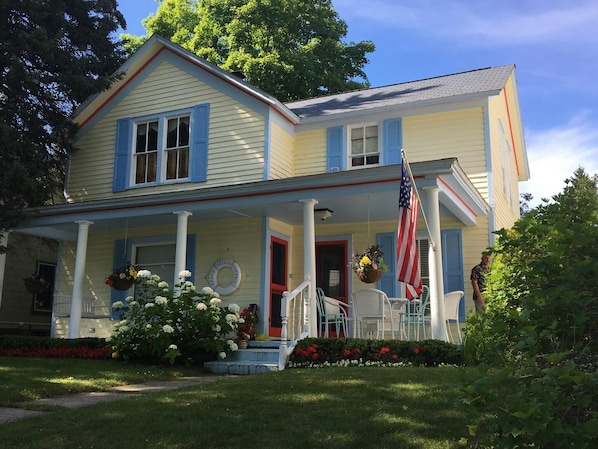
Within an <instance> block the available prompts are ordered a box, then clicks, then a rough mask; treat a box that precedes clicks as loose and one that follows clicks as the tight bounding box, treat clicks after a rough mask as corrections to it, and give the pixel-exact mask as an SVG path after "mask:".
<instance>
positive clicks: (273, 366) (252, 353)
mask: <svg viewBox="0 0 598 449" xmlns="http://www.w3.org/2000/svg"><path fill="white" fill-rule="evenodd" d="M278 345H279V343H278V342H276V341H268V342H261V341H250V342H249V346H248V348H247V349H239V350H238V351H235V352H234V353H233V354H231V355H230V356H229V357H227V358H226V359H224V360H214V361H210V362H205V363H204V365H203V367H204V369H205V370H207V371H209V372H211V373H215V374H262V373H269V372H271V371H278Z"/></svg>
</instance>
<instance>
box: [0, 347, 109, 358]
mask: <svg viewBox="0 0 598 449" xmlns="http://www.w3.org/2000/svg"><path fill="white" fill-rule="evenodd" d="M0 356H3V357H39V358H49V357H54V358H56V357H58V358H72V359H109V358H110V349H109V348H86V347H78V348H27V347H20V348H0Z"/></svg>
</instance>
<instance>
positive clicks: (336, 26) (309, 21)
mask: <svg viewBox="0 0 598 449" xmlns="http://www.w3.org/2000/svg"><path fill="white" fill-rule="evenodd" d="M143 24H144V26H145V29H146V31H147V35H146V36H137V37H136V36H131V35H126V34H125V35H122V36H121V38H122V39H123V43H124V45H125V48H126V49H127V51H128V52H129V53H132V52H134V51H136V50H137V49H138V48H139V47H140V46H141V45H142V44H143V42H145V40H147V39H148V38H149V37H150V36H151V35H153V34H159V35H161V36H163V37H165V38H167V39H169V40H171V41H172V42H174V43H177V44H179V45H181V46H182V47H184V48H186V49H188V50H190V51H191V52H193V53H195V54H197V55H199V56H202V57H204V58H205V59H206V60H207V61H209V62H211V63H213V64H216V65H218V66H219V67H220V68H222V69H224V70H227V71H230V72H240V73H242V74H243V76H244V77H245V78H246V79H247V81H248V82H250V83H251V84H253V85H254V86H256V87H259V88H261V89H263V90H264V91H266V92H268V93H269V94H271V95H273V96H274V97H276V98H277V99H279V100H281V101H293V100H298V99H305V98H312V97H316V96H319V95H325V94H333V93H339V92H346V91H349V90H355V89H360V88H366V87H369V82H368V79H367V76H366V74H365V72H364V71H363V68H364V66H365V65H366V64H367V63H368V59H367V58H366V54H367V53H371V52H373V51H374V49H375V46H374V43H373V42H371V41H362V42H359V43H353V42H351V43H344V42H343V41H342V39H343V38H344V37H345V36H346V35H347V24H346V22H344V21H343V20H341V19H340V17H339V16H338V14H337V12H336V11H335V10H334V8H333V7H332V2H331V0H160V5H159V7H158V9H157V11H156V13H155V14H152V15H150V16H149V17H147V18H145V19H144V20H143Z"/></svg>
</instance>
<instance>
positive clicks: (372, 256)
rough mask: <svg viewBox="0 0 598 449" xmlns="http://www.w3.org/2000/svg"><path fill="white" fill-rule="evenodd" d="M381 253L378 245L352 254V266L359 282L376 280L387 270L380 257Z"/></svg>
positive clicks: (368, 282)
mask: <svg viewBox="0 0 598 449" xmlns="http://www.w3.org/2000/svg"><path fill="white" fill-rule="evenodd" d="M383 255H384V253H383V252H382V250H381V249H380V246H379V245H373V246H370V247H369V248H367V249H366V250H365V251H364V252H363V253H356V254H353V262H352V268H353V271H355V273H356V274H357V276H358V277H359V280H360V281H361V282H365V283H366V284H373V283H374V282H378V281H379V280H380V278H381V277H382V273H384V272H385V271H388V267H387V266H386V264H385V263H384V259H382V256H383Z"/></svg>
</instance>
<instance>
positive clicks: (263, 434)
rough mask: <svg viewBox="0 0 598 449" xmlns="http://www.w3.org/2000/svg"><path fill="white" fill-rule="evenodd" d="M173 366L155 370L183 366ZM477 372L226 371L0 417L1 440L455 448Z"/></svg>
mask: <svg viewBox="0 0 598 449" xmlns="http://www.w3.org/2000/svg"><path fill="white" fill-rule="evenodd" d="M14 360H16V359H14ZM44 360H45V361H47V359H44ZM5 361H6V359H4V360H0V363H3V362H5ZM10 361H11V362H12V360H10ZM63 362H65V363H66V362H69V361H63ZM70 362H72V363H73V364H74V365H76V364H78V363H79V362H83V361H75V360H73V361H70ZM11 365H12V363H11ZM69 365H70V364H69ZM23 366H25V367H26V366H27V364H23ZM91 366H93V367H94V368H93V369H94V372H88V373H87V375H89V376H90V377H93V375H94V374H96V376H102V375H104V374H105V373H108V374H106V376H108V377H110V378H113V379H117V378H118V381H122V380H124V379H125V378H126V377H127V376H131V378H132V379H133V381H135V382H137V381H139V377H136V376H138V375H142V374H143V372H142V371H143V370H139V373H138V374H135V372H134V371H133V372H129V373H126V374H119V375H117V374H116V371H118V370H123V371H128V366H127V365H125V364H118V363H115V362H111V361H103V362H102V363H100V364H98V365H87V368H88V369H90V367H91ZM102 366H103V368H102ZM55 367H56V365H53V369H51V370H49V371H52V372H53V371H55V369H56V368H55ZM96 368H97V369H96ZM79 370H80V371H85V367H83V368H79ZM168 371H169V370H168V368H164V369H163V371H161V370H160V369H158V371H157V373H156V374H155V375H156V376H167V375H173V377H176V376H178V375H179V374H176V373H177V372H176V370H175V371H174V373H168ZM35 372H36V373H37V375H38V376H39V375H40V374H41V367H40V366H38V367H37V368H36V370H35ZM71 372H73V373H74V372H75V371H71ZM148 372H151V370H148ZM187 374H188V373H187ZM472 375H473V372H472V371H469V370H467V369H463V368H448V367H442V368H416V367H401V368H382V367H361V368H357V367H352V368H338V367H332V368H320V369H303V368H301V369H288V370H285V371H281V372H274V373H269V374H260V375H253V376H239V377H230V378H223V379H222V380H218V381H215V382H211V383H201V384H198V385H196V386H193V387H189V388H185V389H181V390H176V391H169V392H162V393H154V394H144V395H141V396H136V397H130V398H124V399H120V400H118V401H116V402H109V403H100V404H96V405H92V406H88V407H84V408H80V409H76V410H68V409H64V410H62V409H60V410H56V411H53V412H52V413H50V414H48V415H46V416H42V417H35V418H29V419H26V420H22V421H16V422H11V423H5V424H0V441H2V443H1V446H2V448H4V449H13V448H25V447H27V448H48V449H50V448H52V449H55V448H58V447H59V448H65V449H67V448H108V447H122V448H127V449H136V448H139V449H141V448H143V449H154V448H174V449H183V448H184V449H191V448H197V447H208V448H243V449H253V448H260V449H262V448H281V449H283V448H284V449H286V448H290V449H293V448H302V449H303V448H324V447H325V448H360V449H361V448H370V447H371V448H420V449H424V448H425V449H437V448H438V449H439V448H455V449H456V448H458V447H459V446H458V444H457V442H458V440H459V438H460V437H462V436H465V435H466V425H467V422H466V417H465V413H464V411H463V410H461V409H458V408H457V407H456V403H457V402H458V398H459V390H460V388H461V386H462V385H463V383H464V382H467V381H468V380H469V379H470V377H471V376H472ZM2 376H3V374H2ZM3 377H4V376H3ZM23 377H25V376H23ZM42 377H46V378H47V377H50V375H46V376H44V375H42ZM73 377H74V376H73ZM156 378H159V377H151V378H150V379H156ZM146 380H149V379H146ZM21 382H22V385H25V383H26V382H25V381H21ZM35 382H38V381H35ZM96 382H97V384H98V385H101V384H102V382H101V381H99V380H96ZM104 382H111V381H107V380H106V379H105V380H104Z"/></svg>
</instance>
